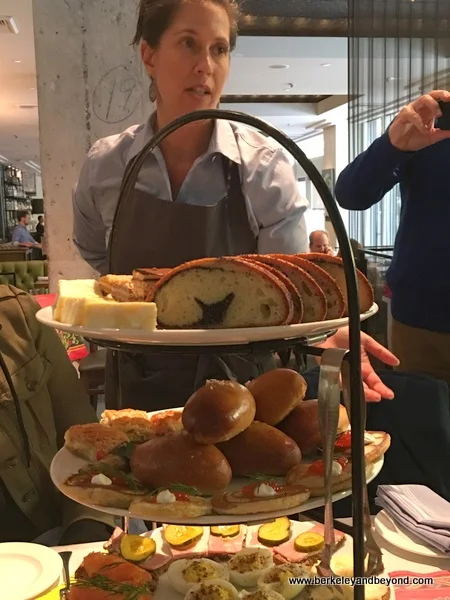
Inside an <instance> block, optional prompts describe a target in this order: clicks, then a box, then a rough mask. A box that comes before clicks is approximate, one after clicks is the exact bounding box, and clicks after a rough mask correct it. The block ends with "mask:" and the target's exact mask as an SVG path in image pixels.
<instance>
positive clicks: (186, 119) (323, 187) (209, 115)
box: [108, 109, 364, 600]
mask: <svg viewBox="0 0 450 600" xmlns="http://www.w3.org/2000/svg"><path fill="white" fill-rule="evenodd" d="M208 119H225V120H228V121H233V122H237V123H243V124H245V125H249V126H250V127H254V128H255V129H258V130H259V131H262V132H263V133H265V134H266V135H267V136H270V137H271V138H273V139H274V140H275V141H276V142H278V143H279V144H280V145H281V146H283V148H284V149H285V150H287V151H288V152H289V153H290V154H291V155H292V156H293V158H294V159H295V160H296V161H297V162H298V163H299V164H300V166H301V167H302V168H303V170H304V171H305V173H306V174H307V176H308V177H309V179H310V180H311V181H312V183H313V185H314V187H315V188H316V190H317V192H318V194H319V196H320V198H321V199H322V201H323V203H324V206H325V208H326V211H327V213H328V215H329V217H330V219H331V222H332V224H333V227H334V231H335V233H336V238H337V241H338V244H339V248H340V251H341V255H342V260H343V266H344V273H345V281H346V286H347V299H348V315H349V326H350V327H349V331H350V357H349V363H350V370H351V382H350V385H351V394H352V398H353V399H354V400H356V399H358V398H360V394H361V390H360V381H361V353H360V352H361V350H360V348H361V330H360V324H361V323H360V306H359V295H358V281H357V274H356V265H355V258H354V256H353V252H352V247H351V245H350V240H349V237H348V235H347V231H346V228H345V225H344V221H343V219H342V216H341V213H340V210H339V208H338V205H337V203H336V201H335V200H334V198H333V196H332V194H331V192H330V189H329V188H328V186H327V184H326V183H325V181H324V179H323V177H322V176H321V174H320V173H319V171H318V170H317V168H316V167H315V165H314V164H313V163H312V161H310V160H309V159H308V158H307V156H306V154H305V153H304V152H303V151H302V150H301V149H300V147H299V146H298V145H297V144H296V143H295V142H294V140H292V139H290V138H289V137H288V136H287V135H286V134H285V133H283V132H281V131H280V130H279V129H277V128H276V127H272V126H271V125H269V124H268V123H266V122H265V121H262V120H261V119H257V118H256V117H253V116H251V115H248V114H244V113H240V112H235V111H225V110H217V109H211V110H199V111H195V112H191V113H189V114H186V115H183V116H181V117H179V118H178V119H176V120H174V121H172V123H169V124H168V125H166V126H165V127H163V128H162V129H160V130H159V131H158V132H157V133H156V134H155V135H154V136H153V137H152V139H151V140H149V141H148V142H147V143H146V144H145V146H144V148H142V150H141V151H140V152H139V154H137V155H136V157H135V158H134V159H133V161H132V163H131V162H130V164H129V168H127V172H126V175H125V176H124V178H123V180H122V186H121V190H120V194H119V199H118V202H117V208H116V212H115V215H114V220H113V224H112V228H111V234H110V242H109V246H108V260H109V269H110V272H111V273H114V269H113V267H114V262H115V261H114V253H115V252H120V248H117V244H116V243H115V241H116V227H115V224H116V223H117V222H118V221H119V220H120V215H121V211H122V210H126V208H125V207H126V204H127V203H126V199H127V197H128V194H129V193H130V192H131V190H133V189H134V187H135V185H136V182H137V178H138V175H139V171H140V169H141V167H142V165H143V164H144V162H145V160H146V158H147V156H148V155H149V154H150V153H151V152H153V150H154V149H155V148H156V147H157V146H158V145H159V144H160V143H161V142H162V141H163V140H164V139H165V138H166V137H167V136H168V135H170V134H171V133H173V132H174V131H176V130H177V129H179V128H180V127H183V126H185V125H188V124H189V123H193V122H195V121H203V120H208ZM360 400H361V398H360ZM360 411H361V402H356V401H355V402H353V403H352V420H353V428H354V430H355V431H358V433H360V432H361V430H362V421H361V413H360ZM363 451H364V445H363V442H362V440H361V439H360V436H359V435H358V436H357V437H356V436H355V439H354V441H353V442H352V452H354V454H355V459H354V461H353V465H352V473H353V483H352V492H353V496H352V504H353V515H354V522H353V531H354V535H353V541H354V563H355V564H354V570H355V575H356V576H357V577H360V576H363V574H364V554H363V553H364V528H363V516H362V515H363V490H362V487H361V489H359V488H358V487H357V486H358V485H359V484H360V483H361V481H362V479H363V478H362V474H363V471H364V460H363ZM354 596H355V600H364V589H361V588H359V587H356V588H355V590H354Z"/></svg>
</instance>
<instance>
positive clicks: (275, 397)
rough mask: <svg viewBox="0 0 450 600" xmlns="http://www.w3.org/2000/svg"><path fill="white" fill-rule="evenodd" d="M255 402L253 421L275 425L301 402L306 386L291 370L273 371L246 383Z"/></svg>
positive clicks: (298, 375)
mask: <svg viewBox="0 0 450 600" xmlns="http://www.w3.org/2000/svg"><path fill="white" fill-rule="evenodd" d="M247 389H248V390H249V391H250V392H251V393H252V395H253V397H254V399H255V402H256V416H255V420H256V421H260V422H261V423H267V425H277V424H278V423H280V422H281V421H282V420H283V419H284V418H285V417H287V416H288V414H289V413H290V412H291V411H292V410H293V409H294V408H295V407H296V406H297V404H298V403H299V402H301V401H302V400H303V398H304V397H305V394H306V389H307V384H306V381H305V380H304V379H303V377H302V376H301V375H300V374H299V373H297V371H293V370H292V369H273V370H272V371H268V372H267V373H264V374H263V375H260V376H259V377H257V378H256V379H254V380H253V381H249V382H248V383H247Z"/></svg>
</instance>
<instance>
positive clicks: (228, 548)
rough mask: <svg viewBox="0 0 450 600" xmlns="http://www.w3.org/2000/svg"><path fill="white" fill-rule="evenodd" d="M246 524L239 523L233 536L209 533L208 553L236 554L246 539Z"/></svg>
mask: <svg viewBox="0 0 450 600" xmlns="http://www.w3.org/2000/svg"><path fill="white" fill-rule="evenodd" d="M246 533H247V532H246V526H245V525H241V526H240V531H239V533H238V535H236V536H235V537H233V538H223V537H220V536H218V535H212V533H210V534H209V542H208V554H215V555H220V554H236V552H239V550H242V547H243V545H244V541H245V539H246Z"/></svg>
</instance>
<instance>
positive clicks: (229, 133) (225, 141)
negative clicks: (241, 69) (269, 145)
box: [128, 113, 242, 164]
mask: <svg viewBox="0 0 450 600" xmlns="http://www.w3.org/2000/svg"><path fill="white" fill-rule="evenodd" d="M154 115H155V113H152V114H151V115H150V118H149V119H148V121H147V122H146V123H145V124H144V125H143V126H142V127H141V128H140V130H139V131H138V133H137V134H136V136H135V138H134V140H133V143H132V144H131V146H130V149H129V152H128V161H130V160H131V159H132V158H134V157H135V156H136V154H138V153H139V152H140V151H141V150H142V148H143V147H144V146H145V144H146V143H147V142H149V141H150V140H151V138H152V137H153V135H154V133H153V118H154ZM206 154H207V155H212V154H223V155H224V156H225V157H226V158H228V159H230V160H231V161H233V162H235V163H238V164H241V162H242V161H241V155H240V152H239V148H238V145H237V141H236V137H235V135H234V131H233V128H232V126H231V123H230V122H229V121H226V120H225V119H217V120H216V122H215V126H214V131H213V134H212V137H211V141H210V143H209V148H208V151H207V153H206Z"/></svg>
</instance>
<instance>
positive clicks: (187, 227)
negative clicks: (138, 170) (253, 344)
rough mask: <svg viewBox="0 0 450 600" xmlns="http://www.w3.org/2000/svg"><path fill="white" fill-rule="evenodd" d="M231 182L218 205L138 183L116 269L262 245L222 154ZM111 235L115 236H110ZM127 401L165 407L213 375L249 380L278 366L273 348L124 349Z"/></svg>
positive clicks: (123, 218)
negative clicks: (169, 196)
mask: <svg viewBox="0 0 450 600" xmlns="http://www.w3.org/2000/svg"><path fill="white" fill-rule="evenodd" d="M215 160H223V163H224V174H225V178H226V180H227V182H228V191H227V195H226V197H225V198H223V199H222V200H220V201H219V202H218V203H217V204H214V205H211V206H195V205H192V204H181V203H178V202H176V201H174V202H169V201H166V200H161V199H160V198H156V197H154V196H152V195H150V194H148V193H145V192H143V191H142V190H139V189H135V190H134V193H133V195H132V196H131V197H130V198H129V199H128V200H127V206H126V208H125V209H124V210H122V211H121V215H120V219H119V220H118V221H117V223H116V229H115V236H114V240H115V242H114V243H115V246H114V248H113V249H112V250H113V251H112V252H111V254H110V256H112V257H113V258H112V260H111V264H110V273H111V274H120V275H127V274H131V272H132V271H133V269H136V268H145V267H160V268H164V267H176V266H177V265H179V264H181V263H183V262H186V261H190V260H195V259H198V258H205V257H214V256H236V255H238V254H252V253H255V252H256V251H257V238H256V237H255V234H254V233H253V231H252V230H251V228H250V224H249V219H248V214H247V210H246V205H245V199H244V195H243V193H242V188H241V182H240V178H239V168H238V165H237V164H236V163H230V162H229V161H228V159H225V158H224V157H223V156H222V155H220V156H216V157H215ZM111 238H112V236H111ZM118 366H119V381H120V386H121V407H122V408H125V407H127V408H136V409H142V410H148V411H150V410H158V409H164V408H173V407H176V406H184V404H185V403H186V401H187V399H188V398H189V396H190V395H191V394H192V393H193V391H194V390H195V389H197V388H198V387H200V386H202V385H203V384H204V382H205V381H206V380H207V379H211V378H216V379H228V378H229V377H230V376H231V375H234V377H235V378H236V379H237V380H238V381H240V382H241V383H245V382H246V381H248V380H249V379H253V378H255V377H257V376H258V375H259V374H260V373H261V372H264V371H267V370H269V369H271V368H273V367H274V366H275V363H274V359H273V356H272V355H271V354H264V355H257V356H256V355H245V356H243V355H234V354H233V355H221V356H220V357H218V356H215V357H213V356H210V355H203V354H198V355H197V354H164V353H161V354H129V353H124V352H121V353H120V354H119V365H118ZM105 396H106V407H107V408H116V407H117V394H116V380H115V377H114V376H113V368H112V355H111V354H110V353H108V360H107V368H106V392H105Z"/></svg>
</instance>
